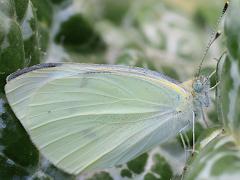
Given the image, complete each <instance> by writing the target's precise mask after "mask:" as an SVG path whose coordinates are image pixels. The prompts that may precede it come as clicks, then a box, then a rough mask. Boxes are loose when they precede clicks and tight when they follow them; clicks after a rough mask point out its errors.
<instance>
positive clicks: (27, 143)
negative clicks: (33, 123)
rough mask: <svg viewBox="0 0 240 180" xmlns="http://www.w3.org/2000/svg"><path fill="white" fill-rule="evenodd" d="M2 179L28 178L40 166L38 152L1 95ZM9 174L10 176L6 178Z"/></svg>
mask: <svg viewBox="0 0 240 180" xmlns="http://www.w3.org/2000/svg"><path fill="white" fill-rule="evenodd" d="M0 147H1V148H0V154H2V158H1V161H2V163H0V169H2V170H0V177H6V178H8V177H9V179H11V178H13V177H14V176H26V175H27V174H28V173H30V172H33V171H34V169H36V168H37V164H38V156H39V154H38V150H37V149H36V148H35V146H34V145H33V144H32V143H31V140H30V138H29V136H28V134H27V132H26V131H25V130H24V128H23V127H22V126H21V124H20V122H19V121H18V119H17V118H16V117H15V115H14V113H13V112H12V110H11V108H10V107H9V105H8V104H7V101H6V98H5V95H4V94H2V93H0ZM4 174H7V175H8V176H4Z"/></svg>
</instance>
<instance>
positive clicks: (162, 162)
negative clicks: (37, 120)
mask: <svg viewBox="0 0 240 180" xmlns="http://www.w3.org/2000/svg"><path fill="white" fill-rule="evenodd" d="M223 6H224V1H219V0H211V1H209V0H181V1H179V0H161V1H160V0H148V1H146V0H145V1H144V0H121V1H117V0H21V1H19V0H1V1H0V88H1V90H0V95H1V96H0V97H1V98H0V114H1V117H0V177H1V178H0V179H2V177H4V178H3V179H27V178H32V179H74V178H75V177H72V176H71V175H68V174H66V173H64V172H62V171H60V170H59V169H56V168H55V167H53V166H52V165H51V164H50V163H49V162H48V161H47V160H46V159H44V158H43V157H41V156H39V152H38V151H37V149H36V148H35V147H34V146H33V144H32V143H31V141H30V139H29V137H28V135H27V133H26V132H25V130H24V129H23V128H22V126H21V125H20V123H19V122H18V120H17V119H16V117H15V116H14V114H13V113H12V111H11V110H10V107H9V106H8V104H7V102H6V98H5V95H4V89H3V88H4V85H5V79H6V77H7V75H9V74H10V73H12V72H14V71H16V70H18V69H21V68H23V67H27V66H31V65H34V64H39V63H44V62H78V63H98V64H99V63H101V64H123V65H129V66H138V67H144V68H148V69H151V70H155V71H159V72H162V73H164V74H166V75H168V76H170V77H172V78H174V79H176V80H178V81H181V82H183V81H185V80H189V79H191V78H193V77H194V74H195V73H196V72H197V70H198V68H199V64H200V60H201V58H202V56H203V53H204V51H205V49H206V46H207V44H208V41H209V39H210V36H211V34H212V32H213V31H216V30H222V29H223V23H220V25H219V26H218V27H216V23H217V21H218V19H219V17H220V15H221V11H222V8H223ZM225 46H226V45H225V41H224V37H220V38H219V39H218V40H217V41H216V42H215V43H214V44H213V45H212V47H211V48H210V50H209V53H208V55H207V58H206V60H205V62H204V64H203V70H202V73H205V74H210V73H211V72H212V71H213V70H214V69H215V68H216V64H217V61H216V60H215V59H216V58H217V59H218V58H219V57H220V55H221V54H222V52H223V51H224V47H225ZM214 83H215V78H213V79H212V85H214ZM212 96H213V97H214V94H212ZM214 103H215V101H213V103H212V106H211V107H210V108H209V110H208V121H209V122H210V124H212V125H213V124H217V122H218V119H217V114H216V110H215V106H214ZM203 128H204V126H202V125H201V123H198V124H197V133H200V132H201V131H202V129H203ZM189 138H190V140H191V135H190V132H189ZM184 164H185V160H184V152H183V148H182V145H181V142H180V140H179V138H176V139H173V140H171V141H170V142H168V143H166V144H165V145H163V146H161V147H157V148H156V149H154V150H152V151H151V152H148V153H145V154H143V155H141V156H140V157H138V158H137V159H135V160H133V161H131V162H129V163H128V164H126V165H123V166H120V167H116V168H112V169H108V170H104V171H101V172H92V173H87V174H83V175H81V176H79V177H78V179H88V180H112V179H114V180H115V179H116V180H117V179H118V180H119V179H139V180H140V179H144V180H160V179H161V180H162V179H163V180H165V179H174V178H176V179H177V178H180V177H181V176H180V175H181V173H182V170H183V167H184Z"/></svg>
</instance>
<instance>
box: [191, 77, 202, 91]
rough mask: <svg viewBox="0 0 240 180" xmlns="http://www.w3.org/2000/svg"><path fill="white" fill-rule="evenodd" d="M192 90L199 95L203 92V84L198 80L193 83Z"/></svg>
mask: <svg viewBox="0 0 240 180" xmlns="http://www.w3.org/2000/svg"><path fill="white" fill-rule="evenodd" d="M193 90H194V91H195V92H197V93H200V92H201V91H202V90H203V84H202V83H201V81H200V80H197V81H196V82H194V83H193Z"/></svg>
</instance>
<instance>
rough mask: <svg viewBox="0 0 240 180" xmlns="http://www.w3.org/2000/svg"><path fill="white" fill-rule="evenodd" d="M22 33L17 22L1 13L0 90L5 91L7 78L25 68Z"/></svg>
mask: <svg viewBox="0 0 240 180" xmlns="http://www.w3.org/2000/svg"><path fill="white" fill-rule="evenodd" d="M24 64H25V59H24V46H23V39H22V33H21V29H20V27H19V25H18V24H17V22H16V21H14V20H11V19H10V18H8V17H6V16H5V15H4V14H3V13H1V12H0V73H1V76H0V90H1V91H3V86H4V84H5V79H6V76H7V75H8V74H10V73H12V72H14V71H16V70H17V69H19V68H22V67H24Z"/></svg>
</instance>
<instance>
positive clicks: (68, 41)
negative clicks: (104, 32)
mask: <svg viewBox="0 0 240 180" xmlns="http://www.w3.org/2000/svg"><path fill="white" fill-rule="evenodd" d="M55 41H56V42H57V43H59V44H62V45H63V46H64V47H65V48H67V49H68V50H73V51H77V52H79V53H93V52H94V53H96V52H98V51H104V49H105V44H104V42H103V40H102V39H101V37H100V36H99V35H98V33H97V32H96V31H95V30H94V27H93V26H92V25H90V23H89V22H88V21H87V20H86V19H85V18H84V17H83V16H82V15H81V14H75V15H73V16H71V17H70V18H69V19H68V20H67V21H65V22H63V23H62V24H61V28H60V30H59V32H58V34H57V35H56V37H55Z"/></svg>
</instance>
